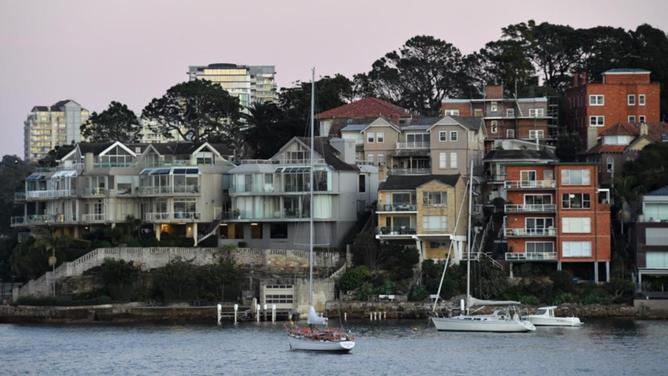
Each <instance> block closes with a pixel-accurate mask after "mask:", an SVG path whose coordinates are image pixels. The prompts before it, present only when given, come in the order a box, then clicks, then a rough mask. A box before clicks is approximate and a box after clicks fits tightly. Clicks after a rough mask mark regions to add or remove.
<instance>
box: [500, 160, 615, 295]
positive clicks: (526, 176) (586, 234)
mask: <svg viewBox="0 0 668 376" xmlns="http://www.w3.org/2000/svg"><path fill="white" fill-rule="evenodd" d="M597 169H598V166H597V165H595V164H588V163H551V164H547V165H546V164H516V165H510V166H506V183H505V188H506V190H507V200H506V201H507V204H506V205H505V213H506V218H505V224H504V227H505V228H504V235H505V238H506V242H507V247H508V252H507V253H506V255H505V258H506V261H508V262H509V263H510V270H511V273H512V265H513V263H516V262H554V263H556V264H557V270H561V269H562V266H563V264H576V263H577V264H583V263H587V264H591V266H592V267H593V275H594V280H595V281H597V282H598V281H600V280H601V279H600V278H599V271H600V270H599V269H600V266H602V265H605V280H606V281H607V280H609V278H610V246H611V245H610V205H609V203H608V202H609V191H608V190H606V189H599V188H598V187H599V185H598V173H597V172H598V171H597Z"/></svg>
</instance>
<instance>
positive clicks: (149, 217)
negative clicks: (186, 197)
mask: <svg viewBox="0 0 668 376" xmlns="http://www.w3.org/2000/svg"><path fill="white" fill-rule="evenodd" d="M200 218H201V215H200V213H199V212H173V213H172V212H154V213H145V214H144V220H146V221H148V222H165V221H194V220H198V219H200Z"/></svg>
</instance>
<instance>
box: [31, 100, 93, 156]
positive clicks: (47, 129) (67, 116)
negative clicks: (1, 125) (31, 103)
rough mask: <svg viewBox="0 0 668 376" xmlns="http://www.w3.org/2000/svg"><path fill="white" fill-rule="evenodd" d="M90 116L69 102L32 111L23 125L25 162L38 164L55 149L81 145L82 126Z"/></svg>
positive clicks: (37, 107)
mask: <svg viewBox="0 0 668 376" xmlns="http://www.w3.org/2000/svg"><path fill="white" fill-rule="evenodd" d="M89 115H90V114H89V112H88V110H86V109H85V108H83V107H81V105H80V104H79V103H77V102H75V101H73V100H71V99H65V100H61V101H58V102H56V103H54V104H53V105H51V106H35V107H33V108H32V110H30V113H29V114H28V117H27V118H26V120H25V121H24V123H23V143H24V145H23V155H24V159H25V160H26V161H37V160H40V159H42V158H44V157H45V156H46V155H47V154H48V153H49V151H50V150H52V149H53V148H55V147H56V146H60V145H69V144H72V143H76V142H79V141H81V131H80V129H81V124H83V123H85V122H86V121H87V120H88V117H89Z"/></svg>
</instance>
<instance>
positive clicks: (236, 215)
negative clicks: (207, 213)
mask: <svg viewBox="0 0 668 376" xmlns="http://www.w3.org/2000/svg"><path fill="white" fill-rule="evenodd" d="M309 216H310V214H309V211H308V210H278V211H274V212H269V213H262V215H255V214H254V213H252V212H243V211H242V212H234V211H233V212H232V219H247V220H263V219H308V218H309Z"/></svg>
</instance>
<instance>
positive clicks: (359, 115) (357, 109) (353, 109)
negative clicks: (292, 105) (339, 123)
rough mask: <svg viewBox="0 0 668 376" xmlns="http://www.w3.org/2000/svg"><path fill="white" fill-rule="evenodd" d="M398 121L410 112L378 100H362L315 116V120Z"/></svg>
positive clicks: (369, 98)
mask: <svg viewBox="0 0 668 376" xmlns="http://www.w3.org/2000/svg"><path fill="white" fill-rule="evenodd" d="M380 116H383V117H386V118H390V119H398V118H402V117H407V116H410V111H408V110H407V109H405V108H403V107H399V106H397V105H395V104H392V103H390V102H387V101H384V100H382V99H378V98H371V97H368V98H362V99H360V100H357V101H353V102H350V103H348V104H344V105H343V106H339V107H335V108H332V109H330V110H327V111H324V112H321V113H319V114H317V115H316V119H337V118H348V119H364V118H373V117H380Z"/></svg>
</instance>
